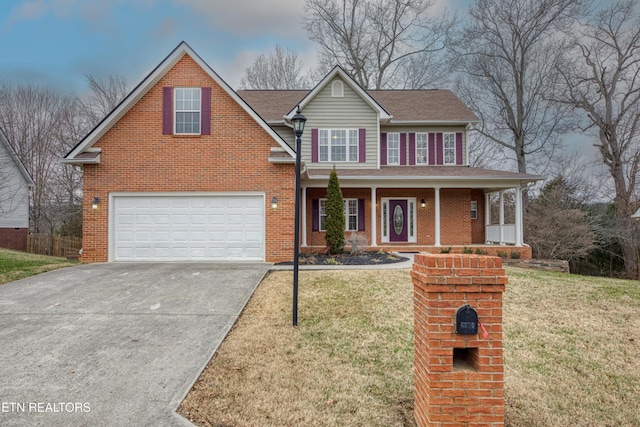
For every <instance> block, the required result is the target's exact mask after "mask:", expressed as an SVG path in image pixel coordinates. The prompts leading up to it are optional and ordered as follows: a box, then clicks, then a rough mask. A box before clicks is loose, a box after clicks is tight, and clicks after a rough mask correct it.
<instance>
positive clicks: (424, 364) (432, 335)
mask: <svg viewBox="0 0 640 427" xmlns="http://www.w3.org/2000/svg"><path fill="white" fill-rule="evenodd" d="M411 276H412V279H413V286H414V346H415V359H414V360H415V361H414V364H415V365H414V375H415V393H414V399H415V405H414V408H415V419H416V424H417V425H418V426H419V427H423V426H441V427H445V426H450V427H452V426H460V425H466V426H495V427H497V426H504V368H503V351H502V293H503V292H504V290H505V285H506V283H507V277H506V276H505V272H504V269H503V268H502V260H501V259H500V258H498V257H489V256H478V255H445V254H442V255H416V257H415V264H414V266H413V270H412V271H411ZM465 304H469V305H470V306H471V307H472V308H473V309H475V310H476V312H477V314H478V320H479V321H480V322H481V325H482V326H481V327H479V328H478V334H477V335H476V334H474V335H460V334H457V333H456V331H455V318H456V312H457V310H458V309H459V308H460V307H461V306H464V305H465ZM485 330H486V335H485V334H484V331H485Z"/></svg>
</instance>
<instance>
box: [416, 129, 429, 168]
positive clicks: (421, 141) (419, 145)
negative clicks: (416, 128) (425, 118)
mask: <svg viewBox="0 0 640 427" xmlns="http://www.w3.org/2000/svg"><path fill="white" fill-rule="evenodd" d="M428 156H429V134H428V133H417V134H416V164H417V165H426V164H427V163H428V162H429V157H428Z"/></svg>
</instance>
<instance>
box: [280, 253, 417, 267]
mask: <svg viewBox="0 0 640 427" xmlns="http://www.w3.org/2000/svg"><path fill="white" fill-rule="evenodd" d="M407 259H408V258H406V257H403V256H398V255H396V254H392V253H388V252H363V253H361V254H358V255H352V254H349V253H345V254H342V255H325V254H301V255H300V261H299V265H379V264H395V263H398V262H403V261H406V260H407ZM280 264H281V265H293V261H288V262H282V263H280Z"/></svg>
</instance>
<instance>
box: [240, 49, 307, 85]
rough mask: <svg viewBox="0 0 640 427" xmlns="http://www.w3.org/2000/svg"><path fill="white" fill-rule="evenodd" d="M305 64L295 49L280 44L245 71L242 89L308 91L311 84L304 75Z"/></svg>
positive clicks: (241, 83) (241, 81)
mask: <svg viewBox="0 0 640 427" xmlns="http://www.w3.org/2000/svg"><path fill="white" fill-rule="evenodd" d="M302 67H303V63H302V60H301V59H300V57H299V55H298V53H297V52H296V51H295V50H293V49H290V48H289V49H284V48H283V47H282V46H280V45H279V44H277V45H276V49H275V50H274V51H273V52H270V53H268V54H262V55H260V56H258V58H256V60H255V62H254V63H253V65H251V66H250V67H248V68H247V69H245V70H244V76H243V77H242V79H241V80H240V88H241V89H274V90H288V89H308V88H309V82H308V80H307V79H306V78H305V77H304V76H303V75H302Z"/></svg>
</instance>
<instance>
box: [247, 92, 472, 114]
mask: <svg viewBox="0 0 640 427" xmlns="http://www.w3.org/2000/svg"><path fill="white" fill-rule="evenodd" d="M308 93H309V91H306V90H239V91H238V94H239V95H240V97H241V98H242V99H244V100H245V101H246V102H247V104H249V105H250V106H251V108H253V109H254V110H255V111H256V112H257V113H258V114H259V115H260V116H261V117H262V118H263V119H265V120H266V121H281V120H282V118H283V116H284V115H286V114H287V113H289V112H290V111H291V110H292V109H293V108H294V107H295V106H296V105H297V104H298V103H299V102H300V101H301V100H302V99H303V98H304V97H305V96H306V95H307V94H308ZM367 93H369V95H370V96H371V97H372V98H373V99H375V100H376V102H378V104H380V106H381V107H382V108H384V109H385V110H386V111H387V112H388V113H389V114H391V115H392V116H393V120H394V121H452V120H455V121H468V122H473V121H477V120H478V118H477V117H476V115H475V114H473V112H472V111H471V110H470V109H469V108H468V107H467V106H466V105H464V103H463V102H462V101H460V99H458V97H457V96H455V95H454V94H453V92H451V91H450V90H447V89H431V90H370V91H367Z"/></svg>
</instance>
